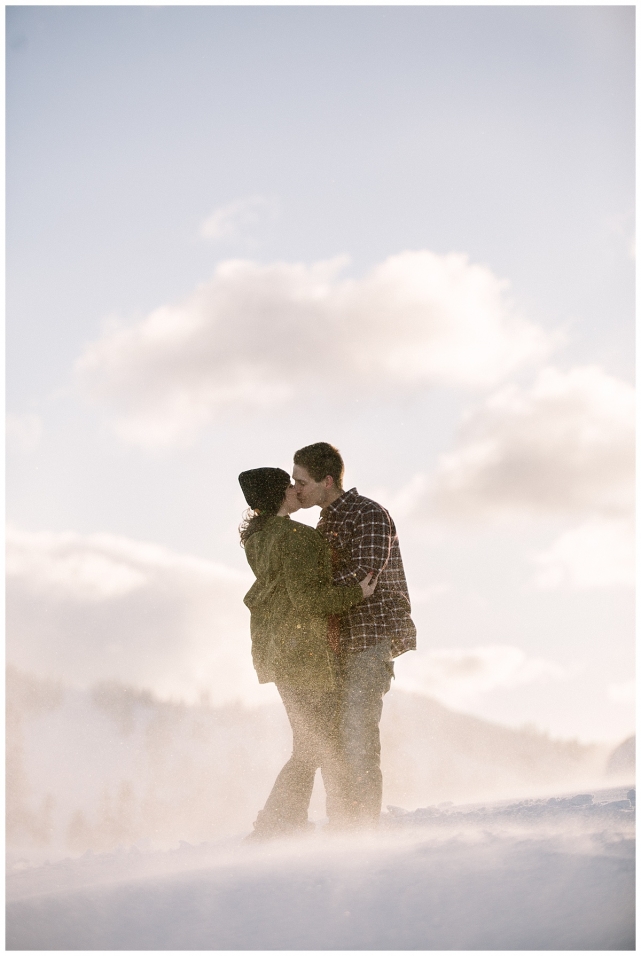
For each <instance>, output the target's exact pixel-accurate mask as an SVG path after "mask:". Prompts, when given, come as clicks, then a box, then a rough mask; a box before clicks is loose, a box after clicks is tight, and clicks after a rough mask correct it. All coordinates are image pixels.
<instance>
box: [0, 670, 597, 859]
mask: <svg viewBox="0 0 641 956" xmlns="http://www.w3.org/2000/svg"><path fill="white" fill-rule="evenodd" d="M381 733H382V748H383V770H384V776H385V792H384V803H385V804H387V803H390V804H396V805H401V806H403V807H406V808H408V809H412V808H415V807H419V806H428V805H430V804H434V803H438V802H442V801H448V800H451V801H454V802H472V801H474V800H484V799H491V798H501V797H511V796H514V797H517V796H519V795H524V794H525V795H534V794H536V793H543V792H546V791H550V792H551V791H552V790H553V789H555V790H557V791H558V790H559V789H562V788H564V787H568V788H571V787H573V786H584V785H585V786H587V785H588V783H594V782H598V781H599V780H602V779H603V771H604V767H605V763H606V760H607V756H608V752H607V750H606V748H603V747H600V746H596V745H593V746H586V745H582V744H579V743H577V742H575V741H554V740H550V739H549V738H548V737H547V736H545V735H544V734H539V733H536V732H533V731H532V732H530V731H525V730H511V729H508V728H505V727H500V726H497V725H494V724H490V723H487V722H485V721H482V720H479V719H477V718H473V717H469V716H467V715H464V714H460V713H454V712H452V711H449V710H447V709H446V708H445V707H443V706H442V705H440V704H438V703H436V702H435V701H433V700H430V699H428V698H425V697H422V696H421V695H410V694H406V693H403V692H401V691H394V690H392V692H391V693H390V695H389V696H388V698H387V700H386V703H385V708H384V713H383V720H382V724H381ZM290 740H291V738H290V731H289V728H288V725H287V720H286V717H285V714H284V711H283V709H282V707H281V706H280V705H279V704H273V705H272V704H270V705H264V706H261V707H258V708H254V709H251V708H247V707H245V706H242V705H225V706H223V707H216V708H214V707H210V706H207V705H202V706H187V705H182V704H176V703H170V702H166V701H161V700H158V699H157V698H155V697H154V696H153V695H152V694H150V693H148V692H144V691H136V690H133V689H132V688H128V687H124V686H122V685H119V684H113V683H112V684H102V685H97V686H95V687H94V688H93V689H92V690H91V691H80V690H74V689H71V688H66V687H64V686H63V685H62V684H59V683H53V682H47V681H43V680H39V679H36V678H34V677H32V676H29V675H27V674H25V673H22V672H19V671H17V670H16V669H15V668H9V670H8V677H7V834H8V836H7V840H8V847H9V850H10V851H12V850H13V851H14V852H17V853H25V854H27V855H30V854H35V855H36V856H42V857H43V858H44V857H46V856H54V855H67V854H68V853H70V852H71V853H82V852H84V851H86V850H88V849H91V850H93V851H96V852H98V851H106V850H111V849H113V848H115V847H117V846H118V845H124V846H127V845H132V844H134V843H140V842H141V841H148V843H149V845H155V846H161V847H162V846H165V847H166V846H170V845H176V844H177V843H178V841H180V840H184V841H187V842H190V843H198V842H201V841H206V840H212V839H217V838H220V837H223V836H226V835H229V834H232V833H238V832H243V831H247V830H249V828H250V827H251V823H252V821H253V820H254V819H255V816H256V812H257V810H258V809H260V807H261V805H262V803H263V802H264V800H265V798H266V796H267V793H268V792H269V788H270V786H271V784H272V782H273V779H274V777H275V775H276V773H277V772H278V770H279V768H280V766H281V765H282V763H283V762H284V760H285V759H286V757H287V755H288V753H289V747H290ZM311 813H312V816H313V817H315V818H316V819H319V818H322V817H323V816H324V799H323V792H322V787H321V786H320V784H317V788H316V790H315V793H314V797H313V799H312V811H311Z"/></svg>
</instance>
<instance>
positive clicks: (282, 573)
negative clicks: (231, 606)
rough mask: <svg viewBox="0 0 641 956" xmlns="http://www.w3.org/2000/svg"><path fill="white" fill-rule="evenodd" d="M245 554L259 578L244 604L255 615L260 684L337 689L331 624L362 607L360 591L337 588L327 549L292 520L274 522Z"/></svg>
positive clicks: (254, 643) (259, 533)
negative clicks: (329, 635)
mask: <svg viewBox="0 0 641 956" xmlns="http://www.w3.org/2000/svg"><path fill="white" fill-rule="evenodd" d="M245 553H246V555H247V560H248V561H249V564H250V567H251V569H252V571H253V572H254V574H255V575H256V581H255V582H254V584H253V585H252V587H251V588H250V589H249V591H248V592H247V594H246V595H245V598H244V601H245V604H246V605H247V607H248V608H249V610H250V611H251V638H252V658H253V661H254V667H255V668H256V673H257V674H258V680H259V682H260V683H261V684H266V683H268V682H269V681H282V682H284V683H288V684H297V685H305V686H308V687H312V686H313V687H315V688H316V689H318V690H322V689H328V688H331V687H332V686H333V685H334V683H335V679H336V662H335V655H334V652H333V651H332V650H331V649H330V647H329V645H328V643H327V618H328V616H329V615H330V614H341V613H342V612H343V611H346V610H347V609H348V608H350V607H353V606H354V605H355V604H358V603H359V601H361V600H362V599H363V592H362V591H361V589H360V587H359V586H358V585H356V586H354V587H335V586H333V585H332V568H331V555H330V550H329V547H328V545H327V543H326V542H325V540H324V539H323V538H322V537H321V535H320V534H319V533H318V531H315V530H314V529H313V528H310V527H309V526H308V525H305V524H300V522H298V521H292V520H291V519H290V518H289V517H280V516H278V515H274V516H273V517H270V518H269V519H268V520H267V521H266V522H265V524H264V525H263V526H262V528H261V529H260V530H259V531H256V532H254V534H252V535H250V537H249V538H248V539H247V541H246V543H245Z"/></svg>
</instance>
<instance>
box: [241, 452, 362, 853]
mask: <svg viewBox="0 0 641 956" xmlns="http://www.w3.org/2000/svg"><path fill="white" fill-rule="evenodd" d="M238 480H239V482H240V486H241V488H242V490H243V494H244V495H245V499H246V501H247V504H248V505H249V508H250V511H249V513H248V515H247V516H246V518H245V521H244V523H243V524H242V525H241V528H240V537H241V544H242V545H243V547H244V548H245V554H246V556H247V560H248V562H249V564H250V567H251V569H252V571H253V572H254V574H255V575H256V581H255V582H254V584H253V585H252V587H251V588H250V590H249V591H248V592H247V594H246V595H245V598H244V601H245V604H246V605H247V607H248V608H249V610H250V612H251V638H252V658H253V661H254V667H255V668H256V673H257V674H258V680H259V681H260V683H261V684H265V683H268V682H270V681H274V682H275V684H276V686H277V688H278V692H279V693H280V696H281V698H282V701H283V704H284V705H285V710H286V711H287V716H288V718H289V722H290V724H291V727H292V735H293V751H292V756H291V757H290V759H289V760H288V762H287V763H286V764H285V766H284V767H283V769H282V770H281V771H280V773H279V775H278V777H277V778H276V782H275V784H274V786H273V788H272V791H271V793H270V795H269V797H268V799H267V803H266V804H265V807H264V808H263V810H261V811H260V813H259V814H258V819H257V820H256V822H255V823H254V832H253V833H252V834H251V838H252V839H262V838H267V837H270V836H275V835H278V834H283V833H291V832H294V831H296V830H302V829H305V828H306V827H308V826H310V824H308V821H307V808H308V806H309V801H310V798H311V795H312V789H313V786H314V776H315V774H316V769H317V767H320V768H321V772H322V774H323V781H324V783H325V791H326V795H327V815H328V817H329V818H330V820H332V818H333V817H334V816H336V817H337V818H338V817H339V816H340V793H341V787H340V764H339V760H338V755H337V752H336V748H335V730H334V728H335V722H336V716H337V714H336V710H337V694H336V691H337V674H338V671H337V667H336V661H335V655H334V652H333V651H332V650H331V649H330V646H329V644H328V640H327V638H328V618H329V616H330V615H334V614H341V613H343V612H344V611H346V610H348V608H350V607H353V606H354V605H355V604H358V603H359V602H360V601H362V600H363V599H364V598H366V597H369V596H370V594H373V592H374V588H375V587H376V582H375V581H374V582H373V583H372V573H370V574H368V575H367V577H366V578H364V579H363V580H362V581H361V582H360V584H359V585H355V586H354V587H334V586H333V585H332V583H331V582H332V575H331V556H330V551H329V548H328V546H327V544H326V543H325V541H324V539H323V538H322V537H321V536H320V534H319V533H318V532H317V531H315V530H314V529H313V528H310V527H308V526H307V525H304V524H300V523H299V522H298V521H292V520H291V519H290V517H289V516H290V515H291V514H293V512H295V511H298V509H299V508H300V503H299V501H298V498H297V496H296V490H295V488H294V486H293V485H292V484H291V479H290V476H289V475H288V474H287V472H286V471H283V470H282V469H281V468H254V469H252V470H251V471H244V472H243V473H242V474H241V475H239V478H238Z"/></svg>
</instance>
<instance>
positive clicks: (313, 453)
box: [294, 441, 345, 488]
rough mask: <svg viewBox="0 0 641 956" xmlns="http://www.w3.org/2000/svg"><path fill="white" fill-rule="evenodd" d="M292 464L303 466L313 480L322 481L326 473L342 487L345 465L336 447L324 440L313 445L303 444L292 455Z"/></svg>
mask: <svg viewBox="0 0 641 956" xmlns="http://www.w3.org/2000/svg"><path fill="white" fill-rule="evenodd" d="M294 464H295V465H300V466H301V468H305V469H306V471H307V472H308V473H309V474H310V475H311V477H312V478H313V479H314V481H322V480H323V478H326V477H327V476H328V475H331V477H332V478H333V479H334V483H335V485H336V486H337V487H338V488H342V487H343V474H344V472H345V465H344V463H343V459H342V458H341V453H340V452H339V450H338V448H334V446H333V445H330V444H328V442H326V441H317V442H316V443H315V444H314V445H305V447H304V448H299V450H298V451H297V452H296V454H295V455H294Z"/></svg>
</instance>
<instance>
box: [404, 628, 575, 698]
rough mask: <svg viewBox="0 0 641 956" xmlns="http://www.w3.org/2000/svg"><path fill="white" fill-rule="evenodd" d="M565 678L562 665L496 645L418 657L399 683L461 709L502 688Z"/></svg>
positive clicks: (406, 688)
mask: <svg viewBox="0 0 641 956" xmlns="http://www.w3.org/2000/svg"><path fill="white" fill-rule="evenodd" d="M566 677H567V674H566V671H565V670H564V668H562V667H561V666H560V665H559V664H556V663H553V662H552V661H545V660H541V659H539V658H533V657H528V656H527V655H526V654H525V653H524V651H522V650H521V649H520V648H518V647H512V646H509V645H502V644H494V645H488V646H485V647H474V648H469V649H460V648H448V649H444V650H435V651H430V652H428V653H426V654H425V653H421V654H417V655H416V656H413V658H412V666H411V670H408V672H407V674H405V673H402V674H399V676H398V680H397V683H398V686H399V688H400V689H401V690H408V691H420V692H422V693H425V694H428V695H429V696H431V697H435V698H437V699H438V700H440V701H442V703H444V704H447V705H448V706H450V707H455V708H458V707H466V706H469V705H470V704H473V703H475V702H476V701H477V700H478V699H479V698H480V697H482V696H483V695H485V694H489V693H491V692H492V691H494V690H497V689H499V688H513V687H518V686H521V685H523V684H531V683H533V682H535V681H545V680H563V679H564V678H566Z"/></svg>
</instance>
